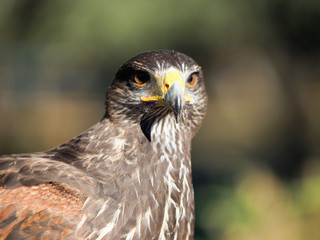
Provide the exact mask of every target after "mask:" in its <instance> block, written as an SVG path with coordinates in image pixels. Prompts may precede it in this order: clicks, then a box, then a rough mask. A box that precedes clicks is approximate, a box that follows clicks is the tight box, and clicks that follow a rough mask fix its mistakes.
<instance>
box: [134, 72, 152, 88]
mask: <svg viewBox="0 0 320 240" xmlns="http://www.w3.org/2000/svg"><path fill="white" fill-rule="evenodd" d="M149 80H150V75H149V74H148V73H146V72H143V71H136V72H135V73H134V75H133V81H134V83H135V84H136V85H137V86H139V87H142V86H144V85H146V83H147V82H148V81H149Z"/></svg>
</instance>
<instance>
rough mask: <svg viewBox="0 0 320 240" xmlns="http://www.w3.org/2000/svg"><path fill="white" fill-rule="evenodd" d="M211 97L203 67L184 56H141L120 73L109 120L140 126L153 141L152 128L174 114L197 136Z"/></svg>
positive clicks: (113, 87)
mask: <svg viewBox="0 0 320 240" xmlns="http://www.w3.org/2000/svg"><path fill="white" fill-rule="evenodd" d="M206 106H207V96H206V92H205V86H204V81H203V75H202V70H201V67H200V66H199V65H198V64H197V63H196V62H195V61H194V60H193V59H192V58H190V57H188V56H186V55H185V54H183V53H179V52H176V51H168V50H158V51H150V52H145V53H141V54H139V55H137V56H135V57H133V58H131V59H130V60H128V61H127V62H125V63H124V64H123V65H122V66H121V67H120V69H119V70H118V71H117V73H116V76H115V79H114V81H113V83H112V85H111V87H110V88H109V91H108V94H107V101H106V107H107V116H108V117H109V118H110V119H117V120H120V121H125V122H126V121H134V122H135V123H137V122H139V123H140V126H141V129H142V131H143V133H144V135H145V136H146V137H147V138H148V140H149V141H151V131H152V126H153V124H154V123H155V122H156V121H159V120H160V119H162V118H163V117H165V116H167V115H168V114H171V115H172V116H173V117H174V118H175V120H176V124H184V125H186V127H189V128H190V131H191V133H192V135H193V133H194V132H195V131H196V129H197V128H198V127H199V125H200V124H201V121H202V119H203V117H204V115H205V112H206Z"/></svg>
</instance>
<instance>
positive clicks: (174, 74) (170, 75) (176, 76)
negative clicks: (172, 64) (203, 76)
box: [141, 71, 192, 102]
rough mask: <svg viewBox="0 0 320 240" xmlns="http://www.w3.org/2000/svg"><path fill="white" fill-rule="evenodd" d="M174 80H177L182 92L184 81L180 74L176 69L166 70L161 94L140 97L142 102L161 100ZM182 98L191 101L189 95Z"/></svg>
mask: <svg viewBox="0 0 320 240" xmlns="http://www.w3.org/2000/svg"><path fill="white" fill-rule="evenodd" d="M174 82H178V83H179V84H180V87H181V89H182V91H183V93H184V82H183V80H182V75H181V73H180V72H178V71H168V72H167V73H166V76H165V78H164V84H163V85H162V89H161V90H162V93H163V96H150V97H141V100H142V101H144V102H150V101H160V100H163V97H164V95H165V93H166V92H167V91H168V90H169V89H170V87H171V86H172V84H173V83H174ZM184 100H185V101H186V102H190V101H192V98H191V97H185V98H184Z"/></svg>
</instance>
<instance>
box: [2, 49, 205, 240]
mask: <svg viewBox="0 0 320 240" xmlns="http://www.w3.org/2000/svg"><path fill="white" fill-rule="evenodd" d="M105 106H106V112H105V115H104V116H103V118H102V119H101V120H100V121H99V122H98V123H97V124H95V125H94V126H92V127H91V128H89V129H88V130H87V131H85V132H83V133H82V134H80V135H79V136H77V137H75V138H73V139H72V140H70V141H69V142H67V143H64V144H62V145H60V146H58V147H56V148H54V149H51V150H49V151H45V152H37V153H32V154H16V155H5V156H2V157H0V238H1V239H15V240H17V239H97V240H101V239H114V240H119V239H124V240H132V239H159V240H161V239H193V234H194V230H193V228H194V197H193V186H192V179H191V162H190V160H191V159H190V148H191V139H192V137H193V136H194V135H195V133H196V131H197V129H198V128H199V126H200V124H201V122H202V119H203V118H204V115H205V112H206V106H207V97H206V92H205V86H204V80H203V74H202V70H201V67H200V66H199V65H198V64H197V63H196V62H195V61H194V60H193V59H191V58H190V57H188V56H186V55H185V54H182V53H179V52H176V51H169V50H158V51H150V52H145V53H141V54H139V55H137V56H135V57H133V58H132V59H130V60H128V61H127V62H125V63H124V64H123V65H122V66H121V67H120V69H119V70H118V71H117V73H116V75H115V78H114V81H113V83H112V84H111V86H110V87H109V90H108V93H107V96H106V101H105Z"/></svg>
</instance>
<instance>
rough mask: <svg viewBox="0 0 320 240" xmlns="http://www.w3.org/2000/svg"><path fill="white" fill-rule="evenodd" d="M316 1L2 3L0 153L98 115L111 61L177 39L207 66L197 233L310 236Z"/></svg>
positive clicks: (317, 202)
mask: <svg viewBox="0 0 320 240" xmlns="http://www.w3.org/2000/svg"><path fill="white" fill-rule="evenodd" d="M319 26H320V1H312V0H310V1H302V0H260V1H254V0H243V1H235V0H200V1H191V0H184V1H181V0H177V1H169V0H162V1H147V0H143V1H128V0H123V1H96V0H94V1H86V0H78V1H62V0H55V1H43V0H24V1H18V0H11V1H1V2H0V154H5V153H20V152H33V151H42V150H46V149H48V148H51V147H53V146H55V145H59V144H61V143H63V142H64V141H67V140H68V139H70V138H72V137H73V136H75V135H77V134H78V133H80V132H82V131H84V130H85V129H87V128H88V127H90V126H91V125H92V124H94V123H95V122H97V121H98V120H100V118H101V117H102V115H103V113H104V105H103V102H104V97H105V92H106V90H107V88H108V86H109V85H110V83H111V80H112V78H113V75H114V73H115V71H116V70H117V68H118V67H119V66H120V65H121V63H123V62H124V61H126V60H127V59H128V58H130V57H132V56H134V55H136V54H137V53H140V52H142V51H147V50H153V49H175V50H178V51H181V52H184V53H186V54H188V55H190V56H191V57H193V58H194V59H195V60H196V61H198V62H199V63H200V64H201V65H202V66H203V69H204V74H205V78H206V86H207V92H208V95H209V109H208V114H207V118H206V120H205V122H204V124H203V126H202V129H201V130H200V132H199V134H198V135H197V136H196V137H195V139H194V140H193V152H192V155H193V175H194V187H195V199H196V236H195V238H196V239H197V240H203V239H221V240H242V239H243V240H251V239H252V240H257V239H264V240H269V239H270V240H286V239H290V240H298V239H308V240H313V239H315V240H316V239H317V240H318V239H320V228H319V226H320V27H319Z"/></svg>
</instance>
